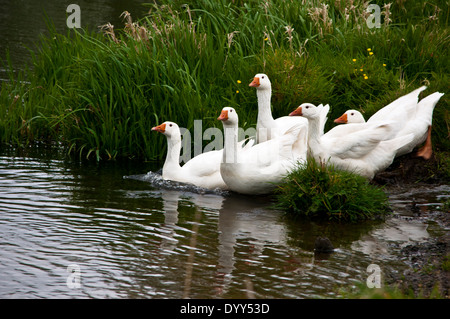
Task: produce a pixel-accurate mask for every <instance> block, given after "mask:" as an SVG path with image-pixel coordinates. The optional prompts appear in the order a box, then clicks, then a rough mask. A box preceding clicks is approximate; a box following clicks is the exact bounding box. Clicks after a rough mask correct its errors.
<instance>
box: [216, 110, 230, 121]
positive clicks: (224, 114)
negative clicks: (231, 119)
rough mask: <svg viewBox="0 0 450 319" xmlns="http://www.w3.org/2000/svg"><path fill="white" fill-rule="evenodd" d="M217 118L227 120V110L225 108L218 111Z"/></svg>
mask: <svg viewBox="0 0 450 319" xmlns="http://www.w3.org/2000/svg"><path fill="white" fill-rule="evenodd" d="M217 119H218V120H219V121H226V120H228V111H227V110H222V112H220V116H219V117H218V118H217Z"/></svg>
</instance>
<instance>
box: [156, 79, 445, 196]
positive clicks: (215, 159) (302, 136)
mask: <svg viewBox="0 0 450 319" xmlns="http://www.w3.org/2000/svg"><path fill="white" fill-rule="evenodd" d="M249 86H251V87H254V88H256V95H257V100H258V118H257V124H256V136H255V137H253V138H251V139H247V140H242V141H238V128H239V118H238V115H237V112H236V110H235V109H234V108H232V107H225V108H223V109H222V112H221V113H220V116H219V117H218V120H220V121H222V124H223V131H224V147H223V149H221V150H213V151H209V152H205V153H202V154H200V155H197V156H195V157H194V158H192V159H190V160H189V161H187V162H186V163H185V164H184V165H183V166H180V151H181V134H180V129H179V127H178V125H177V124H176V123H174V122H164V123H162V124H161V125H159V126H156V127H153V128H152V131H158V132H161V133H162V134H164V135H165V136H166V137H167V146H168V147H167V155H166V160H165V163H164V166H163V169H162V177H163V179H165V180H173V181H177V182H181V183H187V184H194V185H196V186H199V187H203V188H207V189H216V188H220V189H224V190H231V191H234V192H238V193H242V194H267V193H270V192H271V191H273V189H274V188H275V187H276V185H277V183H280V182H281V181H282V180H283V178H284V177H285V176H286V175H287V174H288V173H289V172H290V171H291V170H293V169H294V168H296V166H297V165H298V163H302V162H303V163H304V162H305V161H306V160H307V158H308V157H309V156H310V157H313V158H314V159H315V160H316V161H319V162H321V163H325V164H333V165H334V166H335V167H336V168H339V169H342V170H348V171H353V172H355V173H357V174H360V175H362V176H364V177H367V178H368V179H372V178H373V177H374V175H375V174H376V173H377V172H380V171H382V170H384V169H386V168H387V167H388V166H389V165H390V164H391V163H392V162H393V160H394V158H395V157H397V156H400V155H403V154H407V153H410V152H411V151H412V150H413V149H414V148H415V147H416V146H418V145H420V144H422V143H424V142H425V144H424V146H423V147H422V148H421V149H419V151H418V153H417V155H418V156H421V157H423V158H425V159H429V158H430V157H431V155H432V145H431V124H432V116H433V110H434V107H435V105H436V103H437V102H438V101H439V99H440V98H441V96H442V95H444V94H443V93H439V92H435V93H433V94H430V95H428V96H427V97H425V98H423V99H421V100H420V101H419V94H420V92H422V91H423V90H425V89H426V86H422V87H420V88H418V89H416V90H414V91H412V92H411V93H409V94H407V95H404V96H402V97H400V98H398V99H397V100H395V101H393V102H392V103H390V104H389V105H387V106H385V107H383V108H382V109H380V110H379V111H378V112H376V113H375V114H374V115H373V116H372V117H370V118H369V119H368V120H367V121H365V120H364V117H363V116H362V114H361V113H360V112H358V111H356V110H348V111H346V112H345V113H344V114H343V115H342V116H341V117H339V118H338V119H336V120H335V121H334V122H335V123H345V125H338V126H335V127H334V128H332V129H331V130H329V131H328V132H326V133H324V127H325V123H326V121H327V114H328V111H329V105H328V104H327V105H325V106H324V105H322V104H320V105H318V106H315V105H313V104H311V103H303V104H301V105H300V106H299V107H298V108H297V109H296V110H295V111H293V112H292V113H290V114H289V116H283V117H280V118H277V119H274V118H273V116H272V111H271V105H270V100H271V95H272V85H271V82H270V80H269V77H268V76H267V75H266V74H256V75H255V77H254V79H253V81H252V82H251V83H250V84H249Z"/></svg>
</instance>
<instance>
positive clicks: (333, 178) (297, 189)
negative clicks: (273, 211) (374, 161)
mask: <svg viewBox="0 0 450 319" xmlns="http://www.w3.org/2000/svg"><path fill="white" fill-rule="evenodd" d="M275 196H276V202H277V204H276V207H277V208H281V209H283V210H285V211H287V212H288V213H291V214H293V215H296V216H303V217H306V218H310V219H328V220H334V221H349V222H356V221H361V220H368V219H373V218H378V217H381V216H383V215H386V214H387V213H389V212H390V209H389V204H388V198H387V195H386V194H385V192H384V191H383V190H382V189H381V188H379V187H376V186H374V185H371V184H370V183H369V182H368V180H367V179H366V178H364V177H361V176H359V175H357V174H355V173H351V172H347V171H340V170H337V169H335V168H334V167H333V166H332V165H321V164H318V163H316V161H315V160H314V159H312V158H311V159H309V160H308V163H307V164H300V165H299V166H298V168H297V169H295V170H294V171H292V172H291V173H290V174H289V175H288V176H287V177H286V178H285V183H283V184H281V185H280V186H278V188H277V190H276V195H275Z"/></svg>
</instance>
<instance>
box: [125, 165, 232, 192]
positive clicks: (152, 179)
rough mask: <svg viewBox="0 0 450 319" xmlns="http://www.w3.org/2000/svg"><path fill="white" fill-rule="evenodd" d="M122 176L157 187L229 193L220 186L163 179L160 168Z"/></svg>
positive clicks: (184, 190)
mask: <svg viewBox="0 0 450 319" xmlns="http://www.w3.org/2000/svg"><path fill="white" fill-rule="evenodd" d="M123 178H124V179H133V180H138V181H141V182H146V183H149V184H150V185H151V186H153V187H155V188H157V189H168V190H177V191H183V192H191V193H196V194H214V195H222V196H226V195H229V192H228V191H225V190H223V189H220V188H216V189H208V188H203V187H200V186H196V185H192V184H185V183H181V182H176V181H172V180H166V179H163V177H162V175H161V170H159V171H157V172H152V171H150V172H148V173H147V174H140V175H128V176H123Z"/></svg>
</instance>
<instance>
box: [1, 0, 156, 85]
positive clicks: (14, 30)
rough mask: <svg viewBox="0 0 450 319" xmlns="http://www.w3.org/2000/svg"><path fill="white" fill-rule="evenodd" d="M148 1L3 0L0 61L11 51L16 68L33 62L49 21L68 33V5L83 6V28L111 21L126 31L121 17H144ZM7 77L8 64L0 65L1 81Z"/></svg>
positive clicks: (81, 7) (22, 67) (96, 28)
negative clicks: (33, 52) (31, 51)
mask: <svg viewBox="0 0 450 319" xmlns="http://www.w3.org/2000/svg"><path fill="white" fill-rule="evenodd" d="M148 2H151V1H146V0H96V1H87V0H77V1H60V0H46V1H33V0H14V1H11V0H0V61H3V60H4V59H5V58H6V56H7V52H8V50H9V52H10V57H11V60H12V61H11V62H12V64H13V67H14V69H16V70H21V69H24V68H25V65H27V63H29V62H30V58H31V53H30V49H31V50H35V49H36V48H37V47H38V42H39V36H40V35H41V34H46V33H47V22H46V19H47V20H50V21H51V23H53V25H54V27H55V29H56V30H57V31H58V32H61V33H64V34H65V33H66V32H67V30H68V28H67V24H66V20H67V18H68V16H69V15H70V14H71V13H67V12H66V10H67V7H68V6H69V4H72V3H75V4H78V5H79V6H80V11H81V12H80V20H81V21H80V22H81V27H82V28H88V29H89V30H99V28H98V26H101V25H104V24H106V23H108V22H110V23H112V24H113V25H114V27H115V28H123V26H124V23H123V18H121V17H120V15H121V14H122V13H123V12H124V11H125V10H127V11H128V12H130V14H131V15H132V17H133V18H134V19H137V18H141V17H143V16H144V15H145V13H146V12H147V11H148V8H149V7H148V6H144V5H143V3H148ZM6 78H8V76H7V73H6V72H5V65H4V64H2V63H0V80H1V79H6Z"/></svg>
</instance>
